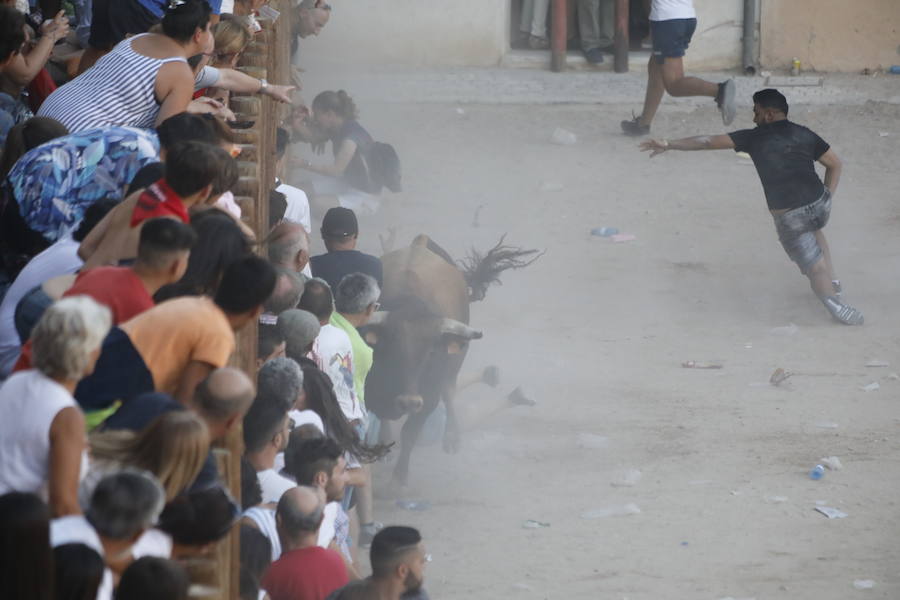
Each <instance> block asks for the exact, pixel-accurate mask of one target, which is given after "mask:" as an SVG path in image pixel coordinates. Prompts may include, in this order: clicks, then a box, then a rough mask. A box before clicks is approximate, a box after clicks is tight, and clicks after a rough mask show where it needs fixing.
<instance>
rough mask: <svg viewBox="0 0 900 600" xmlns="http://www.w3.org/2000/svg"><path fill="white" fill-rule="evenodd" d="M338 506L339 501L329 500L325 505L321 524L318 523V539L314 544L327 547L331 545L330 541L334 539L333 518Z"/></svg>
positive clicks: (335, 516)
mask: <svg viewBox="0 0 900 600" xmlns="http://www.w3.org/2000/svg"><path fill="white" fill-rule="evenodd" d="M340 508H341V505H340V503H339V502H329V503H328V504H326V505H325V510H324V511H323V512H324V517H323V518H322V524H321V525H319V541H318V543H317V544H316V545H317V546H319V547H320V548H327V547H328V546H329V545H331V541H332V540H333V539H334V520H335V519H336V518H337V513H338V510H340Z"/></svg>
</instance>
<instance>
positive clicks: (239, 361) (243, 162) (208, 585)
mask: <svg viewBox="0 0 900 600" xmlns="http://www.w3.org/2000/svg"><path fill="white" fill-rule="evenodd" d="M269 5H270V6H271V7H272V8H275V9H276V10H278V11H279V12H280V13H281V16H280V17H279V18H278V19H277V20H276V21H275V22H272V21H271V20H268V19H259V22H260V25H262V28H263V29H262V31H260V32H258V33H257V34H256V35H255V36H254V39H253V41H252V42H251V44H250V45H249V47H248V48H247V50H246V51H245V52H244V54H243V55H242V57H241V60H240V63H239V65H238V69H240V70H241V71H244V72H245V73H247V74H248V75H251V76H253V77H256V78H259V79H266V80H268V81H269V82H271V83H273V84H283V85H287V84H290V73H291V65H290V47H291V29H292V19H293V18H294V15H293V14H291V1H290V0H270V2H269ZM231 109H232V110H233V111H234V113H235V115H236V116H237V119H238V120H239V121H253V126H252V127H250V128H249V129H238V130H235V134H236V135H237V137H238V143H239V145H240V147H241V154H240V156H239V157H238V167H239V172H240V179H239V180H238V183H237V185H236V186H235V188H234V190H233V192H234V195H235V200H236V202H237V204H238V206H240V207H241V211H242V213H243V215H242V219H243V220H244V222H245V223H246V224H247V225H248V226H249V227H250V228H251V229H252V230H253V231H254V232H255V233H256V239H257V241H258V242H262V241H263V240H264V239H265V237H266V234H267V232H268V229H269V191H270V190H271V189H272V188H273V187H274V182H275V129H276V127H277V126H278V124H279V123H280V122H281V120H282V119H283V118H284V116H285V115H286V111H287V107H286V106H284V105H279V104H277V103H276V102H275V101H274V100H272V99H271V98H269V97H267V96H261V95H234V94H233V95H232V99H231ZM256 248H257V251H258V252H259V253H261V254H265V248H264V247H263V246H262V244H261V243H259V244H257V246H256ZM256 344H257V328H256V323H253V324H252V325H250V326H247V327H245V328H244V329H243V330H242V331H241V332H240V333H238V336H237V349H236V350H235V353H234V356H233V357H232V360H231V364H232V365H233V366H236V367H238V368H240V369H242V370H243V371H245V372H246V373H247V374H248V375H250V377H251V378H252V379H253V380H254V381H256ZM243 449H244V444H243V435H242V431H241V429H240V428H236V430H235V431H233V432H232V433H231V434H230V435H229V437H228V439H226V440H225V442H224V443H222V444H220V446H219V447H218V448H216V450H215V452H216V457H217V462H218V466H219V472H220V474H221V475H222V478H223V480H224V481H225V483H226V485H227V486H228V488H229V489H230V490H231V493H232V495H233V496H234V498H235V499H236V500H237V501H238V502H240V497H241V454H242V453H243ZM189 570H190V572H191V576H192V580H193V583H194V584H195V586H194V587H193V588H192V594H191V595H192V597H196V598H217V599H221V600H235V599H236V598H238V596H239V589H240V588H239V574H240V532H239V528H238V527H235V528H234V529H233V530H232V531H231V533H230V534H229V535H228V537H227V538H226V539H225V540H223V541H222V542H221V543H220V544H219V545H218V547H217V548H216V550H215V552H214V553H213V555H212V557H211V558H210V559H207V560H199V561H194V562H193V563H192V564H191V565H190V569H189Z"/></svg>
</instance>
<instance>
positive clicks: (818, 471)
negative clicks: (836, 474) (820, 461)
mask: <svg viewBox="0 0 900 600" xmlns="http://www.w3.org/2000/svg"><path fill="white" fill-rule="evenodd" d="M823 475H825V467H823V466H822V465H816V466H815V467H813V470H812V471H810V472H809V478H810V479H812V480H813V481H818V480H820V479H822V476H823Z"/></svg>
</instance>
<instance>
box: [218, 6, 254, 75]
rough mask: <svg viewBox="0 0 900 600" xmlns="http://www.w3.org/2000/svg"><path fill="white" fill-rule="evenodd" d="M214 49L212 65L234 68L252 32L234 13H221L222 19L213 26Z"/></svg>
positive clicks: (248, 42)
mask: <svg viewBox="0 0 900 600" xmlns="http://www.w3.org/2000/svg"><path fill="white" fill-rule="evenodd" d="M213 39H214V40H215V50H214V51H213V60H212V66H214V67H219V68H232V69H233V68H234V67H236V66H237V61H238V59H239V58H240V56H241V53H242V52H243V51H244V49H246V48H247V46H248V45H249V44H250V41H251V40H252V39H253V34H252V33H250V30H249V29H247V26H246V25H244V24H243V23H242V22H241V20H240V19H239V18H237V17H235V16H234V15H222V19H221V20H220V21H219V22H218V23H216V24H215V26H214V27H213Z"/></svg>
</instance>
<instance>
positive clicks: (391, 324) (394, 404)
mask: <svg viewBox="0 0 900 600" xmlns="http://www.w3.org/2000/svg"><path fill="white" fill-rule="evenodd" d="M361 331H362V334H363V337H364V339H365V340H366V342H367V343H368V344H369V345H370V346H372V348H374V350H375V359H374V365H373V367H372V370H371V371H370V372H369V376H368V378H367V379H366V404H367V405H368V406H369V407H370V408H371V409H372V410H373V411H374V412H375V414H376V415H378V416H379V417H380V418H386V419H398V418H400V417H401V416H403V415H404V414H409V413H414V412H418V411H420V410H422V409H423V408H424V409H425V410H426V411H429V412H430V411H431V410H433V409H434V407H435V406H436V404H437V397H438V395H439V392H440V386H441V385H442V384H443V383H444V382H445V381H446V378H447V376H448V375H450V376H455V374H456V373H455V371H454V372H452V373H449V370H450V369H452V363H453V362H455V361H453V359H454V358H458V359H461V358H462V356H464V354H465V352H466V350H467V348H468V344H469V342H470V341H471V340H477V339H480V338H481V337H482V333H481V332H480V331H478V330H476V329H474V328H472V327H469V326H468V325H466V324H465V323H462V322H460V321H457V320H454V319H450V318H446V317H436V316H431V315H423V314H421V313H418V314H417V313H410V312H408V311H402V310H401V311H394V312H388V311H381V312H377V313H375V314H374V315H373V316H372V319H371V320H370V321H369V323H368V324H367V325H366V326H365V327H363V328H361ZM461 362H462V361H461V360H459V361H458V362H456V365H457V366H456V369H457V370H458V368H459V366H458V365H459V364H461Z"/></svg>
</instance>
